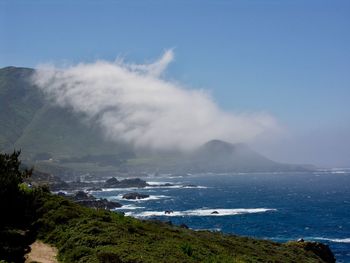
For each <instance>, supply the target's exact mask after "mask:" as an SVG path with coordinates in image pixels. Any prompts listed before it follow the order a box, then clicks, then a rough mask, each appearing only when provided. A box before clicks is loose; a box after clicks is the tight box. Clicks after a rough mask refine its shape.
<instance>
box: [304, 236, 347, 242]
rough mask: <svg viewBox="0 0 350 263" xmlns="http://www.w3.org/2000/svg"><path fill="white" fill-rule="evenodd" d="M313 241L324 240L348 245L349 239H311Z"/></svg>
mask: <svg viewBox="0 0 350 263" xmlns="http://www.w3.org/2000/svg"><path fill="white" fill-rule="evenodd" d="M311 239H314V240H324V241H330V242H335V243H350V238H326V237H313V238H311Z"/></svg>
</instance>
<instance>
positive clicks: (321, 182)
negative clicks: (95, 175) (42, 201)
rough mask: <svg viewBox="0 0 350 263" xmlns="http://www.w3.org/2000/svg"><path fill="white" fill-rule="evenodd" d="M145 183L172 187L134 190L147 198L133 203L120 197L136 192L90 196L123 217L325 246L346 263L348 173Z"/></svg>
mask: <svg viewBox="0 0 350 263" xmlns="http://www.w3.org/2000/svg"><path fill="white" fill-rule="evenodd" d="M147 181H148V182H150V183H151V184H159V183H160V184H164V183H166V182H168V183H172V184H174V186H169V187H148V188H146V189H136V191H137V192H140V193H147V194H149V195H150V198H147V199H145V200H138V201H127V200H123V199H122V198H121V196H122V194H124V193H127V192H135V189H109V190H107V189H104V190H105V191H100V192H93V195H95V196H96V197H104V198H108V199H110V200H117V201H118V202H121V203H122V204H124V205H125V206H124V207H123V209H120V210H121V211H124V212H125V213H126V215H130V216H135V217H142V218H156V219H160V220H164V221H169V220H171V221H172V223H173V224H178V225H180V224H182V223H184V224H186V225H187V226H189V227H190V228H192V229H208V230H212V231H221V232H223V233H233V234H237V235H243V236H250V237H256V238H260V239H270V240H274V241H277V242H286V241H288V240H296V239H299V238H304V239H305V240H314V241H321V242H324V243H326V244H329V246H330V247H331V249H332V251H333V252H334V253H335V256H336V258H337V262H350V170H330V171H317V172H310V173H276V174H268V173H249V174H227V175H218V174H210V175H192V176H186V177H176V178H169V177H150V178H148V179H147ZM165 210H171V211H172V213H170V214H165V213H164V211H165ZM213 211H217V213H218V214H212V212H213Z"/></svg>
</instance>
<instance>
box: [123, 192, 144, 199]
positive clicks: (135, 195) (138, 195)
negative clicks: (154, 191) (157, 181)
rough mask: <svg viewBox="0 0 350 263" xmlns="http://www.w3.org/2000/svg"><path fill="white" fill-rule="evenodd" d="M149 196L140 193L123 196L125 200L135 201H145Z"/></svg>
mask: <svg viewBox="0 0 350 263" xmlns="http://www.w3.org/2000/svg"><path fill="white" fill-rule="evenodd" d="M148 197H149V195H146V194H140V193H136V192H134V193H127V194H125V195H123V198H124V199H133V200H136V199H144V198H148Z"/></svg>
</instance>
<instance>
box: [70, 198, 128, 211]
mask: <svg viewBox="0 0 350 263" xmlns="http://www.w3.org/2000/svg"><path fill="white" fill-rule="evenodd" d="M76 203H78V204H80V205H83V206H86V207H90V208H96V209H107V210H109V209H114V208H118V207H121V206H122V205H121V204H119V203H117V202H111V201H108V200H107V199H100V200H96V199H95V200H79V201H76Z"/></svg>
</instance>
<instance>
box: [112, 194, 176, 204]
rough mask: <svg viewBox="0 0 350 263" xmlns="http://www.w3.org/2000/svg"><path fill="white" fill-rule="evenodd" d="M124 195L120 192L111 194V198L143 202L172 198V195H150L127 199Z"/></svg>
mask: <svg viewBox="0 0 350 263" xmlns="http://www.w3.org/2000/svg"><path fill="white" fill-rule="evenodd" d="M123 195H124V194H120V195H117V196H110V197H109V199H111V200H119V201H130V202H143V201H152V200H159V199H166V198H171V196H168V195H150V196H149V197H146V198H142V199H125V198H123Z"/></svg>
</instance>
